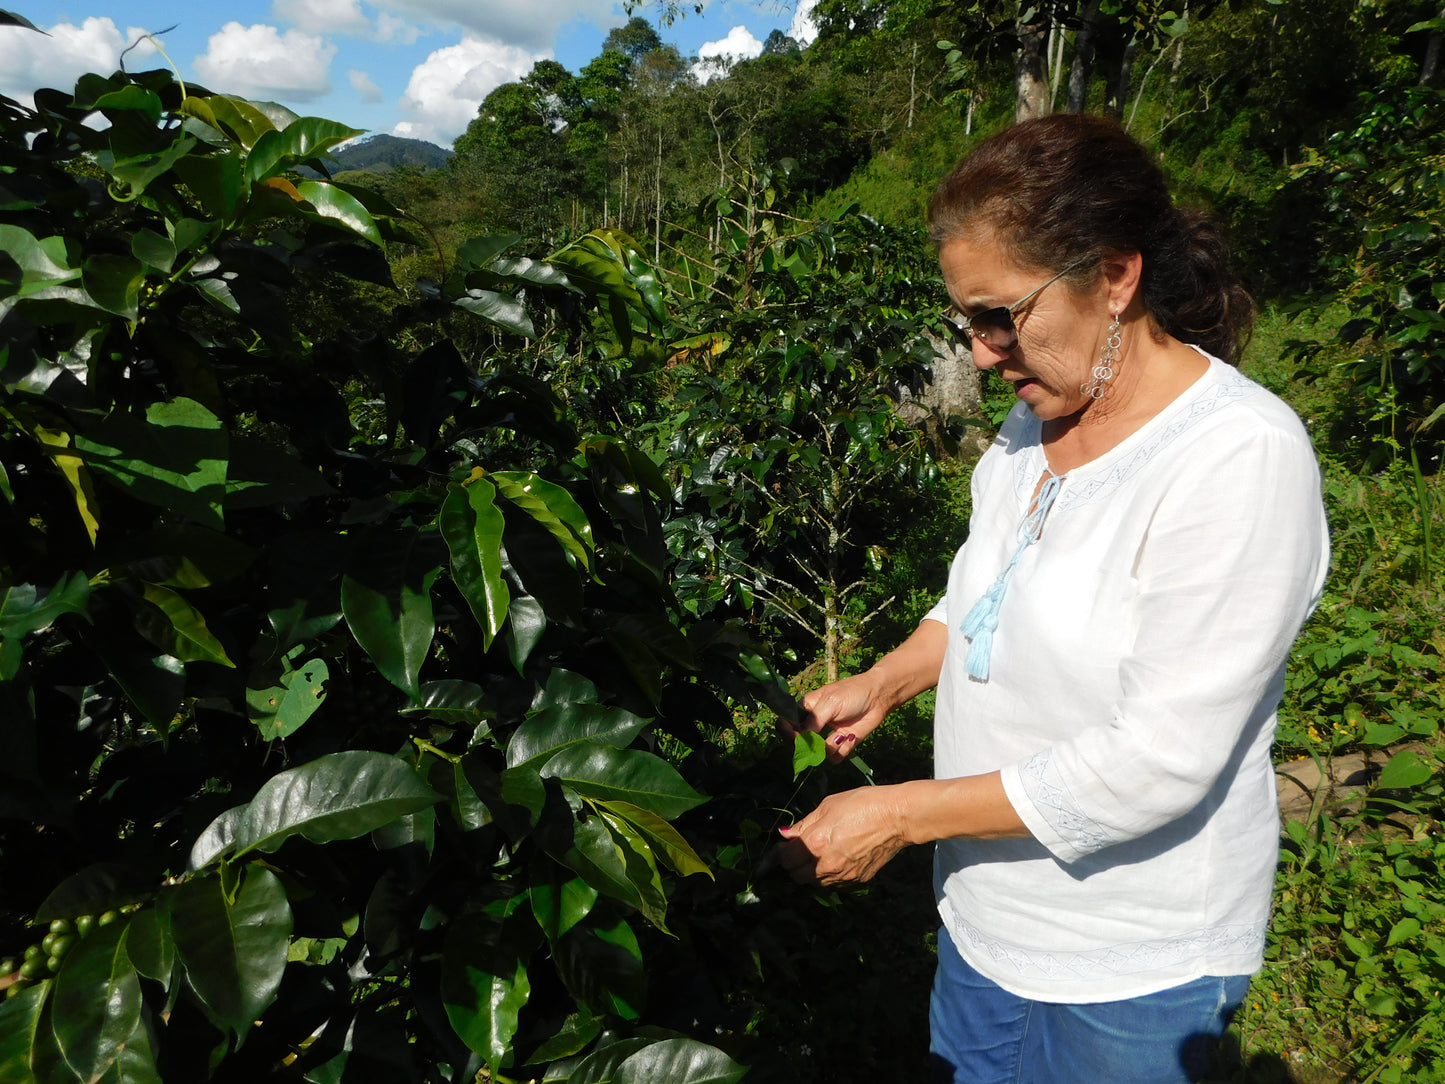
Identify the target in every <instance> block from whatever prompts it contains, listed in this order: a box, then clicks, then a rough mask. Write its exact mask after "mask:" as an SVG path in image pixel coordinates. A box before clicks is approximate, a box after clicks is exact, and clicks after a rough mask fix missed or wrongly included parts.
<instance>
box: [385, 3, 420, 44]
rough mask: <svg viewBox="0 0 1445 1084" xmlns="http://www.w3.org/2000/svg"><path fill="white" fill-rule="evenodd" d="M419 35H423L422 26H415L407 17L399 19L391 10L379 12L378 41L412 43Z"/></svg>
mask: <svg viewBox="0 0 1445 1084" xmlns="http://www.w3.org/2000/svg"><path fill="white" fill-rule="evenodd" d="M419 37H421V27H419V26H413V25H412V24H411V23H409V22H407V21H406V20H405V19H399V18H397V17H396V16H395V15H392V14H391V13H390V12H387V11H379V12H377V14H376V40H377V41H385V42H395V43H396V44H397V45H412V44H414V43H415V42H416V39H417V38H419Z"/></svg>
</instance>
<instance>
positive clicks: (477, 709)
mask: <svg viewBox="0 0 1445 1084" xmlns="http://www.w3.org/2000/svg"><path fill="white" fill-rule="evenodd" d="M485 696H486V694H485V693H484V692H483V690H482V687H481V686H480V685H478V684H476V683H475V682H471V681H463V680H461V679H460V678H443V679H442V680H440V681H428V682H424V683H423V684H422V687H421V699H419V700H418V701H417V702H416V703H415V704H413V705H412V706H411V707H408V708H403V709H402V711H401V713H402V714H403V715H421V716H424V717H425V718H428V719H436V720H437V721H438V722H442V723H478V722H481V721H482V719H483V718H484V717H485V715H486V709H485V708H483V706H482V701H483V699H484V698H485Z"/></svg>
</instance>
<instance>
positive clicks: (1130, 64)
mask: <svg viewBox="0 0 1445 1084" xmlns="http://www.w3.org/2000/svg"><path fill="white" fill-rule="evenodd" d="M1138 51H1139V45H1138V43H1137V42H1133V41H1131V42H1130V43H1129V44H1128V45H1126V46H1124V59H1123V60H1121V61H1120V62H1119V81H1118V82H1117V83H1115V84H1114V93H1113V94H1111V95H1110V96H1109V102H1108V106H1107V108H1108V111H1109V116H1111V117H1113V118H1114V119H1115V120H1120V121H1121V120H1123V119H1124V102H1125V100H1126V99H1127V98H1128V97H1129V83H1130V82H1131V81H1132V80H1133V78H1134V55H1135V54H1136V53H1137V52H1138Z"/></svg>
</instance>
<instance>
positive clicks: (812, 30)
mask: <svg viewBox="0 0 1445 1084" xmlns="http://www.w3.org/2000/svg"><path fill="white" fill-rule="evenodd" d="M817 6H818V0H798V6H797V9H796V10H794V12H793V24H792V25H791V26H790V27H788V37H790V38H792V39H793V40H794V41H796V42H797V43H798V44H799V45H811V44H813V42H814V41H815V40H816V39H817V37H818V24H817V23H815V22H813V9H814V8H815V7H817Z"/></svg>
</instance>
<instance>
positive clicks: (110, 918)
mask: <svg viewBox="0 0 1445 1084" xmlns="http://www.w3.org/2000/svg"><path fill="white" fill-rule="evenodd" d="M118 918H120V914H119V912H116V911H106V912H105V913H104V914H102V915H101V916H100V917H99V918H98V919H96V920H95V921H96V923H97V924H98V925H101V926H109V925H110V924H111V923H112V922H114V921H115V920H116V919H118Z"/></svg>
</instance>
